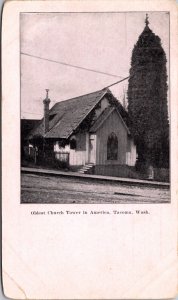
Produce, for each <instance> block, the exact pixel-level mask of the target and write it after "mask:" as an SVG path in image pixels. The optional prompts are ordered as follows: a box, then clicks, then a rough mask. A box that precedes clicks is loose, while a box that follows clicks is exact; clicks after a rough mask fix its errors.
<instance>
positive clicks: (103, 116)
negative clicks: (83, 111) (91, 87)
mask: <svg viewBox="0 0 178 300" xmlns="http://www.w3.org/2000/svg"><path fill="white" fill-rule="evenodd" d="M114 110H115V107H112V106H108V107H107V108H106V109H105V110H104V111H103V112H102V113H101V115H100V116H99V117H98V119H97V120H96V121H95V123H94V124H93V126H92V127H91V128H90V132H91V133H94V132H96V131H97V130H98V128H99V127H100V126H101V125H102V124H103V123H104V121H105V120H106V119H107V118H108V117H109V115H110V114H111V113H112V112H113V111H114Z"/></svg>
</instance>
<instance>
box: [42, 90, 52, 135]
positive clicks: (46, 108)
mask: <svg viewBox="0 0 178 300" xmlns="http://www.w3.org/2000/svg"><path fill="white" fill-rule="evenodd" d="M48 93H49V89H46V98H45V99H44V100H43V104H44V132H45V133H46V132H48V131H49V104H50V102H51V101H50V99H49V97H48Z"/></svg>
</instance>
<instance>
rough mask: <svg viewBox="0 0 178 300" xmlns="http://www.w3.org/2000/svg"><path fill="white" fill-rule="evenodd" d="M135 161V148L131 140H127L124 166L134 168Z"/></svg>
mask: <svg viewBox="0 0 178 300" xmlns="http://www.w3.org/2000/svg"><path fill="white" fill-rule="evenodd" d="M136 159H137V151H136V146H135V144H134V141H133V139H131V138H128V140H127V152H126V164H127V165H128V166H135V163H136Z"/></svg>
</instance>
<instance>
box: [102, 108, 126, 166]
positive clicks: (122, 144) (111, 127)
mask: <svg viewBox="0 0 178 300" xmlns="http://www.w3.org/2000/svg"><path fill="white" fill-rule="evenodd" d="M112 132H114V133H115V134H116V136H117V138H118V159H117V160H107V140H108V136H109V135H110V134H111V133H112ZM127 136H128V135H127V129H126V127H125V126H124V124H123V121H122V120H121V118H120V117H119V115H118V113H117V112H116V111H113V112H112V113H111V114H110V116H109V117H108V119H107V120H106V121H105V122H104V123H103V124H102V126H101V127H100V128H99V129H98V130H97V142H96V143H97V145H96V165H114V164H120V165H122V164H126V152H127Z"/></svg>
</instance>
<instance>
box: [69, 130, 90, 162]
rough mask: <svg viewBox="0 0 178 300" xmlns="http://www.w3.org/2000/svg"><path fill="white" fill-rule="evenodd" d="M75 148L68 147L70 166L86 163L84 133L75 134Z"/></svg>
mask: <svg viewBox="0 0 178 300" xmlns="http://www.w3.org/2000/svg"><path fill="white" fill-rule="evenodd" d="M75 139H76V149H70V156H69V164H70V165H71V166H81V165H85V163H86V134H85V133H78V134H76V135H75Z"/></svg>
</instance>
